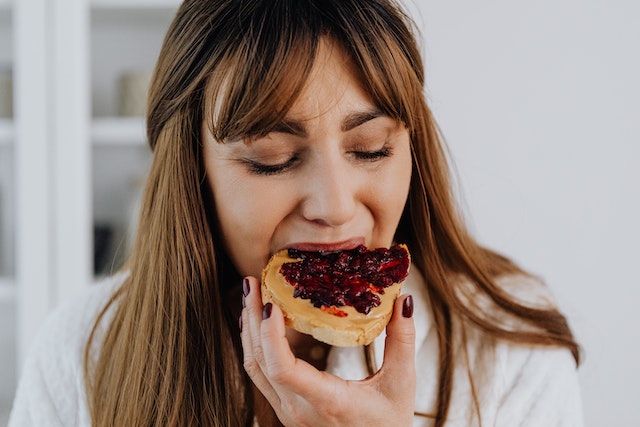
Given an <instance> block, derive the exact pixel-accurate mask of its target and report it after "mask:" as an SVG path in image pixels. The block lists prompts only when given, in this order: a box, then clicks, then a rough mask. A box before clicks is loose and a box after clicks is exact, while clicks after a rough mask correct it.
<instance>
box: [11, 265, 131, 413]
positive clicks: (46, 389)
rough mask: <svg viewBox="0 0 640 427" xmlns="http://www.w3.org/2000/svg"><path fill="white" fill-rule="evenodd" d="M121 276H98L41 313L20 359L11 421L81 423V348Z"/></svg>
mask: <svg viewBox="0 0 640 427" xmlns="http://www.w3.org/2000/svg"><path fill="white" fill-rule="evenodd" d="M125 277H126V275H125V274H118V275H115V276H113V277H110V278H107V279H104V280H101V281H99V282H97V283H95V284H93V285H92V286H90V287H88V288H87V289H85V290H83V291H81V292H80V293H79V294H77V295H76V296H75V297H74V298H72V299H71V300H69V301H67V302H65V303H63V304H61V305H60V306H58V307H57V308H56V309H55V310H54V311H53V312H52V313H51V314H50V315H48V316H47V318H46V320H45V322H44V323H43V325H42V327H41V328H40V330H39V332H38V334H37V336H36V337H35V339H34V342H33V344H32V346H31V348H30V350H29V354H28V356H27V359H26V360H25V362H24V366H23V371H22V375H21V377H20V381H19V384H18V389H17V391H16V397H15V401H14V407H13V409H12V415H11V419H10V425H11V426H13V425H16V426H18V425H20V426H22V425H83V424H84V423H83V422H82V420H83V419H84V418H86V408H85V406H86V405H85V403H84V401H85V392H84V374H83V369H84V368H83V365H84V350H85V347H86V343H87V340H88V337H89V334H90V333H91V330H92V329H93V326H94V323H95V321H96V319H97V316H98V314H99V313H100V311H101V310H102V309H103V308H104V307H105V305H106V304H107V302H108V301H109V300H110V298H111V297H112V295H113V294H114V292H115V291H116V290H117V289H118V288H119V286H120V285H121V284H122V282H123V281H124V279H125Z"/></svg>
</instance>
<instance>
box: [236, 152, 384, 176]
mask: <svg viewBox="0 0 640 427" xmlns="http://www.w3.org/2000/svg"><path fill="white" fill-rule="evenodd" d="M351 154H353V155H354V156H355V157H356V159H357V160H361V161H364V162H372V163H373V162H376V161H378V160H381V159H383V158H386V157H390V156H391V154H392V153H391V149H390V148H389V147H386V146H385V147H382V148H381V149H380V150H376V151H351ZM298 160H300V159H299V158H298V156H293V157H291V158H290V159H289V160H287V161H286V162H284V163H279V164H277V165H268V164H264V163H259V162H256V161H254V160H250V159H244V160H243V162H244V163H246V164H247V166H248V167H249V171H250V172H251V173H254V174H256V175H266V176H269V175H278V174H281V173H284V172H286V171H288V170H289V169H291V168H292V167H294V166H295V165H296V163H298Z"/></svg>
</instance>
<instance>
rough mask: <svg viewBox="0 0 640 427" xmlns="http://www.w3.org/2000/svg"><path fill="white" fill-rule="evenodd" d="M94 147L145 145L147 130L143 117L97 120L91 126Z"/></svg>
mask: <svg viewBox="0 0 640 427" xmlns="http://www.w3.org/2000/svg"><path fill="white" fill-rule="evenodd" d="M91 140H92V142H93V144H94V145H106V146H109V145H113V146H122V145H125V146H126V145H144V144H145V141H146V129H145V122H144V118H142V117H103V118H95V119H93V122H92V124H91Z"/></svg>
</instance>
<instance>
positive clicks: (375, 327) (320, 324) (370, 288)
mask: <svg viewBox="0 0 640 427" xmlns="http://www.w3.org/2000/svg"><path fill="white" fill-rule="evenodd" d="M409 265H410V256H409V251H408V249H407V247H406V245H403V244H401V245H395V246H392V247H391V248H388V249H387V248H378V249H374V250H367V249H366V248H365V247H364V246H358V247H357V248H355V249H350V250H344V251H336V252H313V251H301V250H297V249H284V250H281V251H279V252H278V253H276V254H275V255H274V256H273V257H272V258H271V260H270V261H269V263H268V264H267V266H266V267H265V269H264V270H263V272H262V301H263V303H266V302H269V301H270V302H272V303H274V304H277V305H278V306H279V307H280V309H281V310H282V312H283V313H284V316H285V321H286V323H287V325H288V326H291V327H293V328H294V329H296V330H297V331H299V332H302V333H306V334H310V335H312V336H313V337H315V338H316V339H318V340H320V341H323V342H325V343H327V344H331V345H335V346H357V345H366V344H369V343H371V342H372V341H373V340H374V339H375V338H376V337H377V336H378V335H380V333H381V332H382V330H383V329H384V328H385V326H386V325H387V323H388V322H389V319H390V318H391V314H392V312H393V305H394V302H395V300H396V298H397V297H398V295H399V294H400V289H401V287H402V283H403V282H404V279H405V278H406V277H407V275H408V272H409Z"/></svg>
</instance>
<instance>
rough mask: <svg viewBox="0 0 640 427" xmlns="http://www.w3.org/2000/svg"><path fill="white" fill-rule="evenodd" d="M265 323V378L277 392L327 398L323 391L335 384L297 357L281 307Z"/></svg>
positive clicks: (263, 325)
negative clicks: (287, 334)
mask: <svg viewBox="0 0 640 427" xmlns="http://www.w3.org/2000/svg"><path fill="white" fill-rule="evenodd" d="M268 314H269V315H268V316H265V319H264V320H263V322H262V328H261V331H260V332H261V335H262V351H263V354H264V359H265V365H264V369H265V374H266V375H267V377H268V378H269V380H270V381H271V383H272V385H273V387H274V388H275V389H276V391H280V392H293V393H295V394H298V395H300V396H304V397H305V398H307V399H309V398H310V397H311V395H317V394H320V395H324V394H325V393H323V392H322V389H324V388H327V387H328V386H329V384H333V380H334V378H330V377H328V376H327V375H324V373H322V372H320V371H318V370H317V369H316V368H314V367H313V366H312V365H310V364H309V363H307V362H305V361H304V360H302V359H298V358H296V357H295V355H294V354H293V352H292V351H291V346H290V345H289V341H288V340H287V338H286V330H285V323H284V315H283V313H282V310H280V307H278V306H277V305H273V306H271V311H270V313H268Z"/></svg>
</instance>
